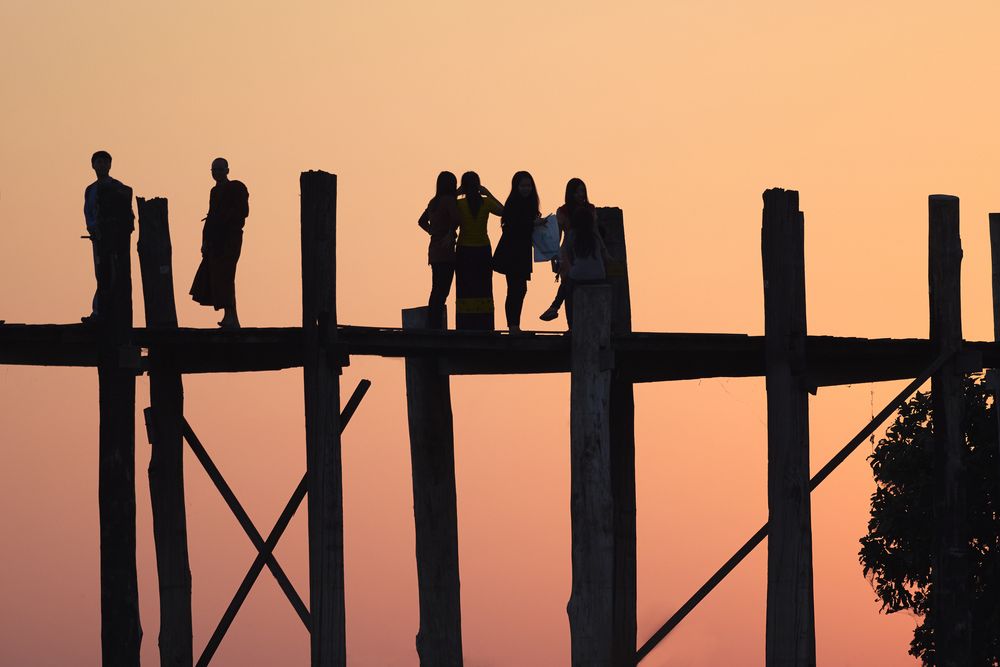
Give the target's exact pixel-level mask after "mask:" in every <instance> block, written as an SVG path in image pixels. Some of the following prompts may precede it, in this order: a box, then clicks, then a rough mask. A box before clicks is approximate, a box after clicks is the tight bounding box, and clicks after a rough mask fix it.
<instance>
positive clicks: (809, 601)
mask: <svg viewBox="0 0 1000 667" xmlns="http://www.w3.org/2000/svg"><path fill="white" fill-rule="evenodd" d="M761 255H762V264H763V269H764V342H765V363H766V373H767V374H766V380H765V383H766V387H767V451H768V457H767V458H768V461H767V505H768V525H769V526H770V530H769V534H770V537H769V539H768V543H767V632H766V656H765V662H766V664H767V665H768V667H785V666H792V665H794V666H796V667H800V666H806V665H815V664H816V635H815V621H814V611H813V575H812V526H811V516H810V503H809V403H808V393H807V388H808V387H807V383H806V378H805V372H806V357H805V353H806V350H805V343H806V298H805V268H804V264H805V262H804V221H803V216H802V213H801V211H799V197H798V193H797V192H795V191H792V190H782V189H780V188H775V189H772V190H767V191H765V192H764V214H763V225H762V228H761Z"/></svg>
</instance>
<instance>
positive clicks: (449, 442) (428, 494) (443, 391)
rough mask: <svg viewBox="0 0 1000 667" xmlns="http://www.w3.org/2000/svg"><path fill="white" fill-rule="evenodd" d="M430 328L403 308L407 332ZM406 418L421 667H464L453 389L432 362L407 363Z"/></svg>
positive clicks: (420, 314) (420, 313)
mask: <svg viewBox="0 0 1000 667" xmlns="http://www.w3.org/2000/svg"><path fill="white" fill-rule="evenodd" d="M426 327H427V308H426V307H422V308H408V309H405V310H403V328H404V329H405V330H407V331H409V330H410V329H424V328H426ZM406 415H407V421H408V423H409V431H410V462H411V467H412V472H413V519H414V526H415V533H416V555H417V587H418V589H419V593H420V629H419V631H418V632H417V654H418V655H419V656H420V664H421V665H440V666H443V667H461V665H462V600H461V596H460V591H459V588H460V585H459V574H458V508H457V499H456V491H455V434H454V428H453V425H452V413H451V387H450V383H449V379H448V376H447V375H443V374H441V373H440V372H439V371H438V368H437V364H436V363H435V360H434V359H433V358H426V357H425V358H419V357H418V358H408V359H407V360H406Z"/></svg>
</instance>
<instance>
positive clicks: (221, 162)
mask: <svg viewBox="0 0 1000 667" xmlns="http://www.w3.org/2000/svg"><path fill="white" fill-rule="evenodd" d="M212 178H214V179H215V181H216V182H217V183H222V182H223V181H227V180H229V162H227V161H226V158H224V157H217V158H215V159H214V160H212Z"/></svg>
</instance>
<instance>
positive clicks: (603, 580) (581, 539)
mask: <svg viewBox="0 0 1000 667" xmlns="http://www.w3.org/2000/svg"><path fill="white" fill-rule="evenodd" d="M610 343H611V287H610V286H608V285H580V286H577V287H576V292H575V295H574V303H573V336H572V350H573V351H572V354H573V370H572V372H571V379H570V515H571V523H572V562H573V587H572V593H571V595H570V599H569V604H568V605H567V608H566V611H567V613H568V614H569V626H570V635H571V638H570V641H571V654H572V664H573V665H574V667H585V666H586V667H589V666H594V667H597V666H598V665H600V666H601V667H604V666H606V665H610V664H613V663H612V660H613V657H612V650H613V646H614V622H615V613H614V611H615V610H614V602H615V601H614V588H615V535H614V530H615V505H614V497H613V493H612V482H611V451H610V448H611V435H610V415H609V405H610V400H611V367H610V364H609V363H608V362H609V360H610V356H611V355H610V354H609V353H610Z"/></svg>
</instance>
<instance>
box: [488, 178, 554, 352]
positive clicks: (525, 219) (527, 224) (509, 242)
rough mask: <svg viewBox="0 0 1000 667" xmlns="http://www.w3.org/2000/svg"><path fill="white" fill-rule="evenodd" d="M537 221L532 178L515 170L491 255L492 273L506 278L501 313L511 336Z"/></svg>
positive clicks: (524, 289) (527, 276)
mask: <svg viewBox="0 0 1000 667" xmlns="http://www.w3.org/2000/svg"><path fill="white" fill-rule="evenodd" d="M541 222H542V219H541V214H540V212H539V209H538V191H537V190H535V179H534V178H532V177H531V174H529V173H528V172H526V171H519V172H517V173H516V174H514V178H513V179H511V184H510V195H509V196H508V197H507V201H506V202H504V205H503V217H502V218H500V229H501V233H500V240H499V241H498V242H497V249H496V252H494V253H493V270H494V271H496V272H497V273H502V274H504V275H505V276H506V277H507V299H506V301H505V303H504V306H505V308H504V310H505V311H506V314H507V329H508V330H509V331H510V332H511V333H517V332H519V331H520V330H521V308H522V307H523V306H524V296H525V294H527V292H528V281H529V280H531V233H532V232H533V231H534V229H535V225H538V224H541Z"/></svg>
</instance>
